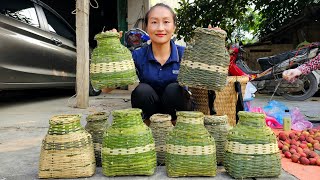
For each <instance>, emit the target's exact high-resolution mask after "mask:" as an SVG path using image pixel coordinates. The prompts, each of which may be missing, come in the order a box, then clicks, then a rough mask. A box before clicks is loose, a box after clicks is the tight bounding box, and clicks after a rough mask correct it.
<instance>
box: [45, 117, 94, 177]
mask: <svg viewBox="0 0 320 180" xmlns="http://www.w3.org/2000/svg"><path fill="white" fill-rule="evenodd" d="M49 123H50V127H49V130H48V133H47V135H46V136H45V138H44V139H43V141H42V146H41V152H40V162H39V178H78V177H89V176H92V175H93V174H94V173H95V169H96V165H95V163H96V162H95V158H94V150H93V143H92V138H91V135H90V134H89V133H88V132H87V131H86V130H85V129H84V128H83V127H82V126H81V125H80V116H79V115H57V116H54V117H52V118H51V119H50V121H49Z"/></svg>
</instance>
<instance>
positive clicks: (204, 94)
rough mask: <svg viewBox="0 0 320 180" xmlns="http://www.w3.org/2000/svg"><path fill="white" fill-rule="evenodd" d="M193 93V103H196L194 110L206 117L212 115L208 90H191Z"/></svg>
mask: <svg viewBox="0 0 320 180" xmlns="http://www.w3.org/2000/svg"><path fill="white" fill-rule="evenodd" d="M189 89H190V91H191V93H192V95H191V96H192V101H193V102H194V110H195V111H199V112H202V113H203V114H205V115H210V110H209V102H208V90H205V89H199V88H192V87H190V88H189Z"/></svg>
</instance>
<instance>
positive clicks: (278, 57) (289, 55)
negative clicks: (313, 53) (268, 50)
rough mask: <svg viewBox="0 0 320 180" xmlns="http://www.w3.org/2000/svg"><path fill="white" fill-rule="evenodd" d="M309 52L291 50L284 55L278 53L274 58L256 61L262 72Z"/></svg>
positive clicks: (307, 49) (262, 58)
mask: <svg viewBox="0 0 320 180" xmlns="http://www.w3.org/2000/svg"><path fill="white" fill-rule="evenodd" d="M308 52H309V48H303V49H299V50H292V51H287V52H284V53H280V54H277V55H274V56H268V57H261V58H258V59H257V61H258V63H259V65H260V67H261V69H262V70H263V71H265V70H267V69H269V68H270V67H272V66H274V65H276V64H278V63H281V62H283V61H285V60H287V59H290V58H292V57H295V56H297V55H304V54H305V55H307V54H308Z"/></svg>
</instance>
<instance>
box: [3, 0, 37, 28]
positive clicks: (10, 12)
mask: <svg viewBox="0 0 320 180" xmlns="http://www.w3.org/2000/svg"><path fill="white" fill-rule="evenodd" d="M0 13H1V14H3V15H5V16H9V17H12V18H15V19H17V20H19V21H21V22H24V23H27V24H29V25H31V26H35V27H40V25H39V19H38V16H37V13H36V10H35V7H34V4H33V3H32V2H30V1H27V0H9V1H5V2H1V3H0Z"/></svg>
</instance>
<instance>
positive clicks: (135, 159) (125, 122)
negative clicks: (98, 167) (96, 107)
mask: <svg viewBox="0 0 320 180" xmlns="http://www.w3.org/2000/svg"><path fill="white" fill-rule="evenodd" d="M141 113H142V110H140V109H123V110H116V111H113V112H112V115H113V123H112V125H111V126H110V127H109V128H108V129H107V131H106V133H105V134H104V137H103V143H102V172H103V174H104V175H106V176H124V175H152V174H153V173H154V171H155V168H156V162H157V159H156V158H157V157H156V152H155V143H154V140H153V137H152V132H151V129H150V128H149V127H148V126H146V125H145V124H144V123H143V121H142V117H141Z"/></svg>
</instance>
